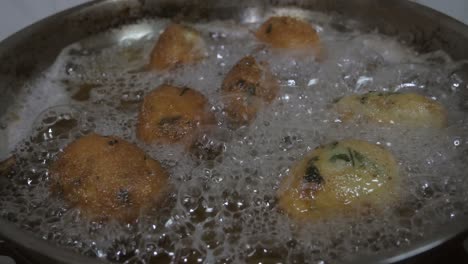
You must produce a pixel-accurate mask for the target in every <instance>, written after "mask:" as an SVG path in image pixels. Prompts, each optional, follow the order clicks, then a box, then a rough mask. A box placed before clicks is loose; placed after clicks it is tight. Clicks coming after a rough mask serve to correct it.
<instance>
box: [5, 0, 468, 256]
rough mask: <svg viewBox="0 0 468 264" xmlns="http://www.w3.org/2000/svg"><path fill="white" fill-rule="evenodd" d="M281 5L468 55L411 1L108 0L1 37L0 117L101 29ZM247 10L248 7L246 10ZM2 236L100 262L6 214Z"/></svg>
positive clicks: (458, 38) (453, 29) (432, 15)
mask: <svg viewBox="0 0 468 264" xmlns="http://www.w3.org/2000/svg"><path fill="white" fill-rule="evenodd" d="M282 5H296V6H299V7H302V8H306V9H311V10H317V11H322V12H327V13H335V14H339V15H343V16H345V17H352V18H356V19H357V20H359V21H362V22H363V24H364V25H366V27H367V29H369V30H371V29H378V30H379V31H380V32H382V33H384V34H388V35H395V36H397V37H398V38H400V40H402V41H404V42H406V43H408V44H409V45H412V46H414V47H415V48H416V49H417V50H419V51H421V52H428V51H433V50H437V49H443V50H445V51H446V52H448V53H449V54H450V55H451V56H452V57H453V58H454V59H457V60H461V59H468V49H467V48H466V47H468V27H467V26H465V25H463V24H462V23H460V22H458V21H456V20H454V19H452V18H449V17H447V16H445V15H443V14H441V13H438V12H436V11H434V10H431V9H429V8H426V7H423V6H420V5H418V4H415V3H412V2H408V1H404V0H394V1H386V0H354V1H349V0H310V1H306V0H302V1H301V0H297V1H294V0H286V1H275V0H271V1H248V0H247V1H243V0H240V1H234V2H231V1H225V0H221V1H216V0H208V1H206V0H205V1H203V0H196V1H183V0H174V1H171V0H160V1H156V0H155V1H149V0H146V1H145V0H101V1H95V2H91V3H88V4H84V5H81V6H78V7H75V8H72V9H69V10H66V11H64V12H61V13H59V14H56V15H54V16H51V17H48V18H46V19H44V20H41V21H40V22H38V23H36V24H34V25H31V26H29V27H27V28H25V29H23V30H22V31H20V32H18V33H16V34H14V35H12V36H11V37H9V38H8V39H6V40H4V41H3V42H1V43H0V61H1V62H2V63H0V92H1V94H2V96H1V97H0V116H2V115H4V114H5V113H6V112H7V111H8V108H9V107H10V106H11V104H12V103H13V102H14V98H15V94H16V93H17V92H18V91H19V87H21V86H22V84H23V83H24V82H25V81H27V80H29V79H30V78H34V77H35V76H37V75H38V74H39V73H40V72H41V71H42V70H44V69H45V68H46V67H47V66H49V65H50V64H51V63H52V62H53V61H54V60H55V58H56V56H57V55H58V54H59V52H60V51H61V50H62V49H63V48H64V47H65V46H67V45H69V44H71V43H73V42H76V41H78V40H80V39H83V38H85V37H87V36H90V35H92V34H95V33H97V32H101V31H103V30H106V29H108V28H112V27H116V26H119V25H122V24H127V23H130V22H133V21H136V20H138V19H140V18H142V17H147V16H156V15H158V16H163V17H173V18H176V19H181V20H205V19H213V18H218V19H235V20H246V19H250V20H251V19H252V17H251V16H261V14H262V12H263V10H265V9H266V8H268V7H270V6H282ZM246 10H249V12H248V13H246V12H245V11H246ZM252 10H253V11H254V12H252ZM253 19H255V17H254V18H253ZM467 229H468V221H467V219H458V220H457V221H454V222H453V223H452V224H450V225H448V226H446V227H444V228H442V229H441V230H440V232H438V233H437V234H433V236H431V237H430V238H428V239H427V240H426V241H421V242H419V243H417V244H414V245H412V246H411V247H409V248H404V249H401V250H396V251H392V252H387V253H385V254H382V255H378V256H374V257H372V258H359V259H354V260H351V262H354V263H366V262H368V263H393V262H397V261H400V260H403V259H406V258H409V257H412V256H414V255H417V254H419V253H421V252H424V251H426V250H429V249H431V248H434V247H436V246H438V245H440V244H442V243H444V242H446V241H447V240H450V239H452V238H453V237H455V236H457V235H459V234H462V233H463V232H464V231H466V230H467ZM0 236H1V237H2V238H3V239H5V240H8V241H10V242H13V243H14V244H16V245H18V247H20V248H24V249H27V250H28V251H29V252H30V253H31V254H32V256H33V257H34V258H35V259H34V260H37V261H38V262H39V263H54V262H55V263H101V262H100V261H99V260H96V259H92V258H87V257H84V256H81V255H78V254H76V253H74V252H73V251H71V250H68V249H62V248H58V247H56V246H54V245H52V244H50V243H48V242H47V241H44V240H41V239H40V238H37V237H36V236H34V234H31V233H29V232H27V231H23V230H20V229H19V228H17V227H16V226H15V225H14V224H11V223H9V222H7V221H5V220H3V219H0Z"/></svg>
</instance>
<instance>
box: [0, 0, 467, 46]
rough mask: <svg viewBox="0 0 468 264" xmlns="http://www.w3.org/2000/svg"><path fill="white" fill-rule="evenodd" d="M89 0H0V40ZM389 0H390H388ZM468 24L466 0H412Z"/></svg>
mask: <svg viewBox="0 0 468 264" xmlns="http://www.w3.org/2000/svg"><path fill="white" fill-rule="evenodd" d="M88 1H89V0H0V40H2V39H4V38H6V37H8V36H9V35H11V34H13V33H14V32H16V31H18V30H20V29H22V28H24V27H26V26H28V25H29V24H31V23H34V22H35V21H37V20H39V19H41V18H44V17H46V16H48V15H51V14H53V13H57V12H59V11H61V10H64V9H66V8H69V7H72V6H75V5H78V4H82V3H85V2H88ZM388 1H391V0H388ZM413 1H415V2H419V3H424V4H426V5H429V6H431V7H433V8H435V9H438V10H440V11H442V12H445V13H447V14H449V15H451V16H453V17H455V18H457V19H458V20H460V21H463V22H464V23H465V24H468V0H413Z"/></svg>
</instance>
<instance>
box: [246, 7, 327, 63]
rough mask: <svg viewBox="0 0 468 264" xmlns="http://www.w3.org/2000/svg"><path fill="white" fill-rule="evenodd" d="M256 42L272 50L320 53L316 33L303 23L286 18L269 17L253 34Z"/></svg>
mask: <svg viewBox="0 0 468 264" xmlns="http://www.w3.org/2000/svg"><path fill="white" fill-rule="evenodd" d="M255 35H256V37H257V39H258V40H260V41H261V42H264V43H267V44H269V45H270V46H271V47H272V48H279V49H292V50H305V51H307V50H310V51H312V52H315V53H316V54H318V53H319V52H320V39H319V36H318V34H317V31H315V29H314V28H313V27H312V26H311V25H310V24H308V23H307V22H305V21H302V20H299V19H296V18H293V17H287V16H280V17H271V18H269V19H268V20H267V21H265V22H264V23H263V24H262V25H261V26H260V28H259V29H258V30H257V32H256V33H255Z"/></svg>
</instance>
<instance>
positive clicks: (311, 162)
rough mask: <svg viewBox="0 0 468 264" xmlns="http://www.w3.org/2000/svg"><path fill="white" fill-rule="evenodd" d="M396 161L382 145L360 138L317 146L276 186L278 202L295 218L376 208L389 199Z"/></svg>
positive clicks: (395, 181)
mask: <svg viewBox="0 0 468 264" xmlns="http://www.w3.org/2000/svg"><path fill="white" fill-rule="evenodd" d="M398 185H399V175H398V165H397V162H396V161H395V159H394V157H393V155H392V154H391V153H390V152H389V151H387V150H385V149H384V148H383V147H381V146H378V145H375V144H371V143H369V142H366V141H362V140H352V139H349V140H343V141H339V142H333V143H331V144H328V145H325V146H320V147H318V148H316V149H315V150H313V151H312V152H311V153H309V154H307V155H306V157H305V158H304V159H302V160H301V161H299V162H298V163H297V164H296V165H294V166H293V167H292V168H291V172H290V174H289V175H288V176H287V177H286V178H284V179H283V181H282V183H281V185H280V189H279V192H278V198H279V207H280V208H281V209H282V210H283V211H285V212H286V213H287V214H288V215H289V216H290V217H292V218H294V219H297V220H313V219H319V218H324V217H330V216H333V215H339V214H346V213H347V212H349V211H353V210H356V209H361V210H362V209H366V210H368V209H378V208H381V207H383V206H385V205H388V204H389V203H391V202H393V201H394V200H395V199H396V197H397V195H396V193H397V187H398Z"/></svg>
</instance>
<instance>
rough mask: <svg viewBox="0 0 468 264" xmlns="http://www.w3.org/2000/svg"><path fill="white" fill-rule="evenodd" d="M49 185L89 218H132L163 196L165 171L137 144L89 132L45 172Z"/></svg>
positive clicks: (166, 180)
mask: <svg viewBox="0 0 468 264" xmlns="http://www.w3.org/2000/svg"><path fill="white" fill-rule="evenodd" d="M49 175H50V179H51V189H52V190H53V191H54V192H58V193H60V194H62V195H63V197H64V198H65V200H66V201H67V202H69V203H70V204H71V205H72V206H74V207H77V208H79V209H80V210H81V212H82V213H83V214H84V215H85V216H87V217H90V218H91V219H103V220H106V219H117V220H118V221H132V220H134V219H136V218H137V217H138V216H139V214H140V211H144V210H145V209H148V208H149V207H151V206H153V205H155V204H157V203H158V202H160V201H161V200H163V199H164V196H165V193H166V192H167V190H168V174H167V172H166V171H165V170H164V169H163V168H162V167H161V164H160V163H159V162H158V161H156V160H153V159H151V158H150V157H148V156H147V155H146V154H145V153H144V152H143V151H142V150H141V149H140V148H138V147H137V146H135V145H133V144H131V143H129V142H127V141H125V140H123V139H120V138H118V137H114V136H108V137H106V136H100V135H97V134H90V135H87V136H84V137H81V138H79V139H77V140H75V141H74V142H72V143H71V144H70V145H68V146H67V147H66V148H65V149H64V151H63V153H61V154H60V155H59V156H58V159H57V160H56V161H55V162H54V163H53V164H52V165H51V167H50V170H49Z"/></svg>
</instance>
